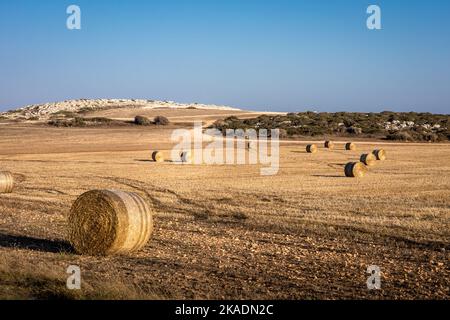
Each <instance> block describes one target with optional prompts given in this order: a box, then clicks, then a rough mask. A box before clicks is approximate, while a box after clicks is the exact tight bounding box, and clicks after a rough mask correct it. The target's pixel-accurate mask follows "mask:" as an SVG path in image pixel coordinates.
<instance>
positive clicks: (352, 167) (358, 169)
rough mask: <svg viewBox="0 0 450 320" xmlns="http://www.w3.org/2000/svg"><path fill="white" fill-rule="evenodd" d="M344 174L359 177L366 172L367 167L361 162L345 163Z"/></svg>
mask: <svg viewBox="0 0 450 320" xmlns="http://www.w3.org/2000/svg"><path fill="white" fill-rule="evenodd" d="M344 171H345V176H347V177H351V178H361V177H363V176H364V175H365V174H366V172H367V167H366V166H365V164H364V163H362V162H349V163H347V164H346V165H345V169H344Z"/></svg>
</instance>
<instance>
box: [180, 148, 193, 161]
mask: <svg viewBox="0 0 450 320" xmlns="http://www.w3.org/2000/svg"><path fill="white" fill-rule="evenodd" d="M180 158H181V162H184V163H190V162H192V155H191V152H190V151H183V152H181V154H180Z"/></svg>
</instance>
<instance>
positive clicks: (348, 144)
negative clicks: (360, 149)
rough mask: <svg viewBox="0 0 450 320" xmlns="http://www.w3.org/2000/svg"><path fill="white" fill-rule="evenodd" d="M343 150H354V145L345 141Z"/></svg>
mask: <svg viewBox="0 0 450 320" xmlns="http://www.w3.org/2000/svg"><path fill="white" fill-rule="evenodd" d="M345 150H356V145H355V144H354V143H353V142H347V143H346V144H345Z"/></svg>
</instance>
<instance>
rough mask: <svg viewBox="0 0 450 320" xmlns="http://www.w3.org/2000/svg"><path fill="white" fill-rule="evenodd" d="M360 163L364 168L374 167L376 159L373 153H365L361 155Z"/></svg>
mask: <svg viewBox="0 0 450 320" xmlns="http://www.w3.org/2000/svg"><path fill="white" fill-rule="evenodd" d="M360 161H361V162H362V163H364V164H365V165H366V166H369V167H371V166H374V165H375V163H376V162H377V158H376V157H375V155H374V154H373V153H366V154H362V155H361V158H360Z"/></svg>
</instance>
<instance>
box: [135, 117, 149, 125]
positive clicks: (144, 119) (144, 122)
mask: <svg viewBox="0 0 450 320" xmlns="http://www.w3.org/2000/svg"><path fill="white" fill-rule="evenodd" d="M134 124H137V125H138V126H149V125H151V124H152V122H151V121H150V120H149V119H148V118H147V117H144V116H136V117H134Z"/></svg>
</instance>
